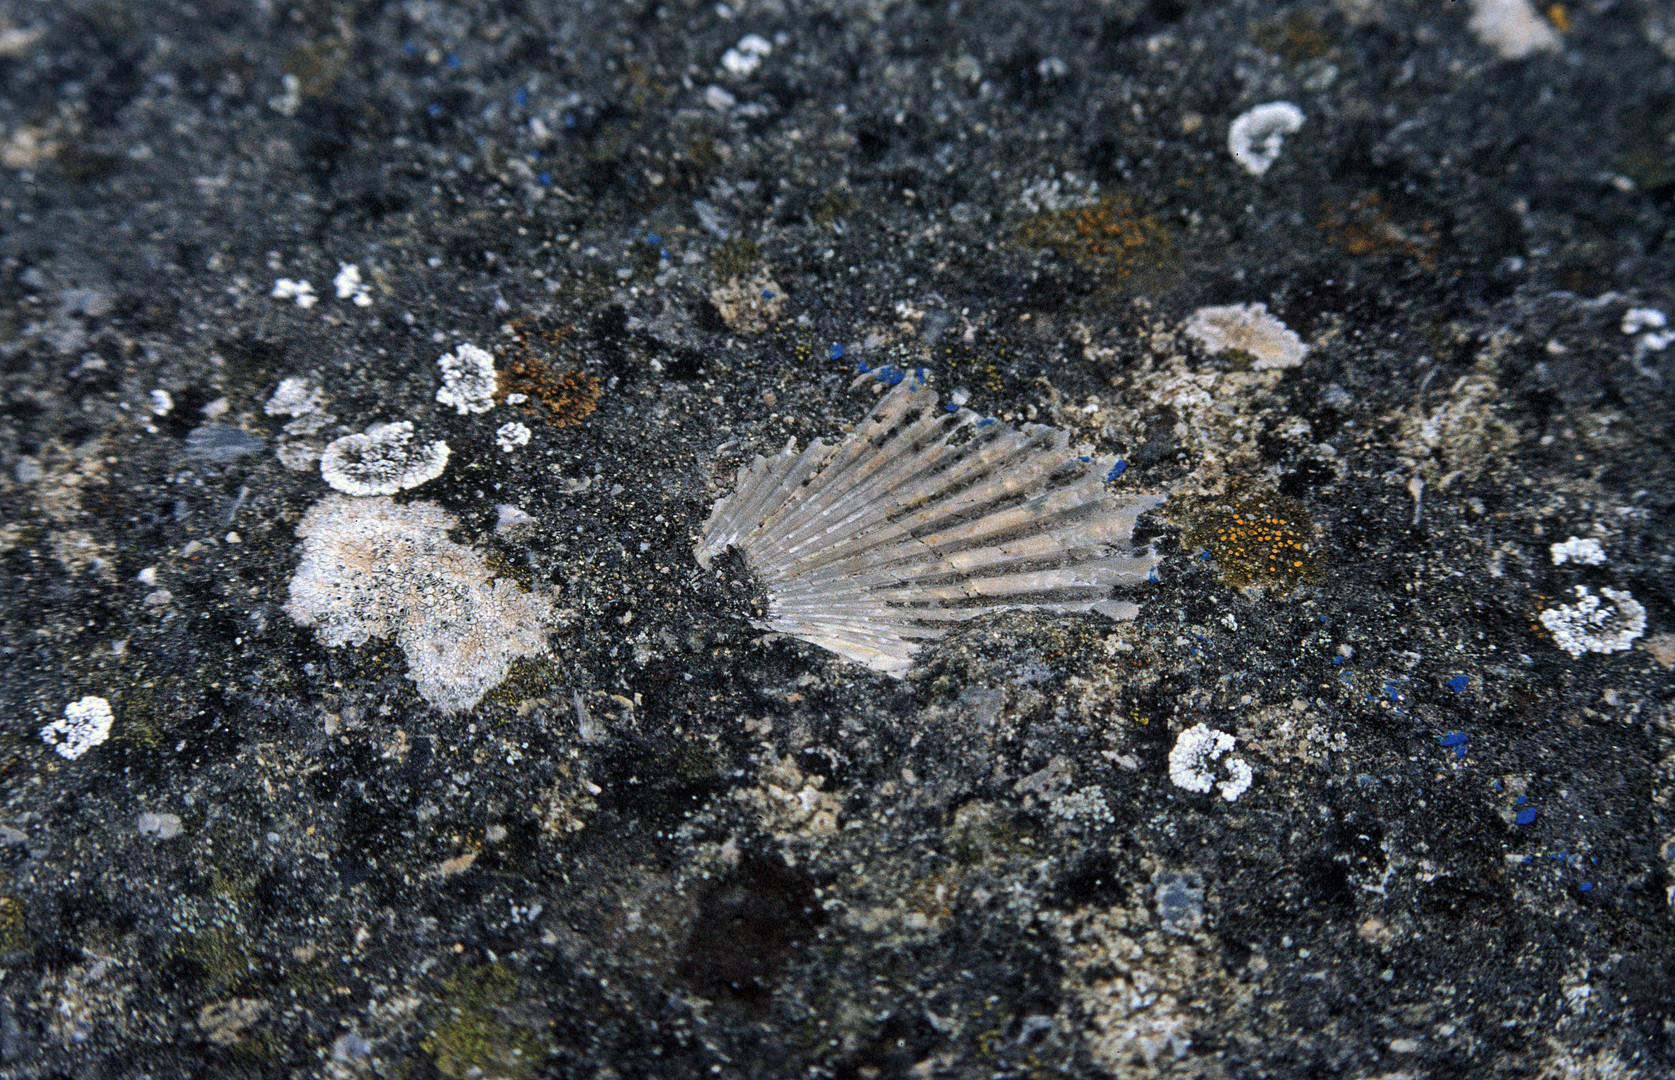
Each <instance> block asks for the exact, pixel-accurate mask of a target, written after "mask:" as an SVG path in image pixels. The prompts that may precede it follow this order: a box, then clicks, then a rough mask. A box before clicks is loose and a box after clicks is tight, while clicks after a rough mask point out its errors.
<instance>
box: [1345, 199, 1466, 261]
mask: <svg viewBox="0 0 1675 1080" xmlns="http://www.w3.org/2000/svg"><path fill="white" fill-rule="evenodd" d="M1319 228H1320V230H1321V231H1322V232H1324V233H1325V234H1326V238H1327V240H1329V241H1330V242H1332V243H1334V244H1336V245H1337V246H1339V247H1341V248H1343V249H1344V250H1345V251H1347V252H1349V254H1351V255H1354V256H1356V257H1357V258H1360V257H1363V256H1368V255H1392V254H1394V255H1405V256H1407V257H1408V258H1410V259H1417V260H1418V261H1419V263H1420V265H1421V266H1425V267H1430V266H1431V265H1432V264H1433V263H1435V261H1436V246H1437V238H1436V231H1437V230H1436V225H1435V224H1433V223H1432V222H1429V221H1423V222H1420V223H1419V225H1418V227H1417V228H1414V229H1406V228H1403V227H1402V226H1401V225H1398V224H1397V223H1396V221H1395V220H1394V219H1393V218H1392V217H1391V215H1390V209H1389V207H1387V206H1386V205H1385V204H1384V200H1383V199H1382V198H1380V197H1379V195H1378V193H1377V192H1375V191H1363V192H1362V193H1361V194H1359V195H1356V196H1355V197H1354V198H1351V199H1329V200H1327V201H1326V202H1325V204H1323V205H1322V207H1321V211H1320V223H1319Z"/></svg>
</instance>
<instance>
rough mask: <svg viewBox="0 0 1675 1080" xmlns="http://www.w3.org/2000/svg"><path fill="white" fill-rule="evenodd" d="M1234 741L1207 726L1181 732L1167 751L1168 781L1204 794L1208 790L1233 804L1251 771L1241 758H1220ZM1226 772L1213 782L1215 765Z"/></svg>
mask: <svg viewBox="0 0 1675 1080" xmlns="http://www.w3.org/2000/svg"><path fill="white" fill-rule="evenodd" d="M1236 742H1238V740H1237V739H1235V738H1234V737H1233V736H1231V735H1229V734H1228V733H1227V732H1225V731H1217V730H1216V729H1215V728H1212V727H1210V726H1209V725H1208V724H1194V725H1193V726H1192V727H1189V728H1187V729H1186V730H1185V731H1183V732H1181V733H1180V735H1179V736H1177V737H1176V739H1175V746H1174V748H1173V749H1171V750H1170V751H1169V781H1170V783H1172V784H1174V785H1175V786H1176V787H1178V788H1184V789H1186V790H1187V791H1196V792H1198V793H1200V794H1205V793H1207V792H1209V791H1210V789H1211V788H1214V789H1215V790H1217V791H1219V792H1220V793H1221V797H1222V798H1223V799H1226V800H1227V801H1228V802H1236V801H1238V798H1239V796H1240V795H1243V794H1244V793H1245V791H1246V790H1247V789H1249V787H1250V782H1251V768H1250V765H1249V764H1247V763H1246V762H1245V760H1244V759H1243V758H1236V757H1229V758H1227V759H1226V760H1225V761H1222V760H1221V759H1222V758H1223V757H1224V756H1225V755H1226V754H1227V753H1228V752H1229V751H1231V750H1232V749H1233V746H1234V744H1235V743H1236ZM1218 761H1219V762H1220V763H1221V766H1222V767H1223V768H1225V769H1226V770H1227V779H1225V780H1220V781H1218V780H1217V779H1216V775H1217V774H1216V764H1217V762H1218Z"/></svg>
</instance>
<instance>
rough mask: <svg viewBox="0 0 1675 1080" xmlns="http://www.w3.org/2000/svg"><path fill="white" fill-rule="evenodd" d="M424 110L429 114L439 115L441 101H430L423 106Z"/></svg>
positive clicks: (440, 112)
mask: <svg viewBox="0 0 1675 1080" xmlns="http://www.w3.org/2000/svg"><path fill="white" fill-rule="evenodd" d="M425 112H427V113H429V114H430V115H431V116H441V115H442V103H441V102H440V101H433V102H431V103H430V104H429V105H426V106H425Z"/></svg>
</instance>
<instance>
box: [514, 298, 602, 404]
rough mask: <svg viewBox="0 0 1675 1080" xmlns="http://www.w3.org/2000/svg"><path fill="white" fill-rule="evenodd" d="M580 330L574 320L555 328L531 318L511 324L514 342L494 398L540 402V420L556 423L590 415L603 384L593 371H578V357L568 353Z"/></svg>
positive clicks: (574, 344)
mask: <svg viewBox="0 0 1675 1080" xmlns="http://www.w3.org/2000/svg"><path fill="white" fill-rule="evenodd" d="M579 332H580V327H579V326H577V325H576V324H575V323H564V324H562V325H559V326H557V327H541V326H537V325H535V323H534V321H533V320H531V319H519V320H517V321H516V322H514V323H512V344H511V348H509V349H508V350H507V351H506V356H507V360H506V366H505V369H504V370H503V371H502V372H501V373H500V386H499V389H498V391H497V392H496V394H495V399H496V400H497V401H502V402H509V403H512V404H521V403H523V402H524V401H528V400H533V401H539V402H540V403H541V404H542V405H545V406H546V407H547V411H546V414H545V415H544V419H545V420H546V421H547V423H549V424H552V425H553V426H555V427H573V426H574V425H576V424H579V423H581V422H582V421H583V420H586V419H587V418H588V417H589V416H592V415H593V412H594V410H595V409H597V408H598V407H599V401H600V399H601V398H603V397H604V396H605V387H604V384H603V383H602V382H600V380H599V377H598V376H597V375H594V374H592V373H591V372H588V371H584V370H582V368H581V364H580V360H579V358H578V357H573V356H571V355H569V353H570V352H571V351H572V350H573V349H574V348H575V346H576V344H577V338H578V336H579ZM528 411H530V412H534V410H533V409H530V410H528Z"/></svg>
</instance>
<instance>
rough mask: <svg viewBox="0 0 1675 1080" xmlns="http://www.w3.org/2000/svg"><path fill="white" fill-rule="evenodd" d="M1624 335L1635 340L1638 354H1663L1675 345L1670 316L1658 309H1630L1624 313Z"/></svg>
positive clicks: (1674, 334) (1674, 332)
mask: <svg viewBox="0 0 1675 1080" xmlns="http://www.w3.org/2000/svg"><path fill="white" fill-rule="evenodd" d="M1623 333H1624V334H1627V335H1628V336H1629V337H1632V338H1634V349H1635V352H1636V353H1648V352H1662V351H1663V350H1665V349H1667V348H1669V346H1670V345H1671V344H1675V330H1670V329H1669V316H1667V315H1665V314H1664V313H1663V312H1661V311H1659V310H1658V309H1657V308H1629V309H1628V310H1627V311H1625V312H1623Z"/></svg>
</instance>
